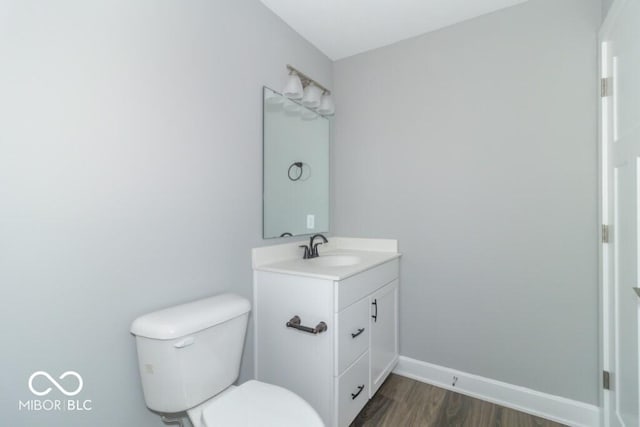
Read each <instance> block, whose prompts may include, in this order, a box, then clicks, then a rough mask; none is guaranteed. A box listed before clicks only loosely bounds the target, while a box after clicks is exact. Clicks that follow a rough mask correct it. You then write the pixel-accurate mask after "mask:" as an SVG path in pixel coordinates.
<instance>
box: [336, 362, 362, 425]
mask: <svg viewBox="0 0 640 427" xmlns="http://www.w3.org/2000/svg"><path fill="white" fill-rule="evenodd" d="M336 389H337V390H336V400H337V402H336V403H337V409H338V414H337V418H338V427H347V426H348V425H349V424H350V423H351V421H353V419H354V418H355V417H356V415H358V412H360V410H361V409H362V408H363V407H364V405H365V403H367V401H368V400H369V352H366V353H365V354H363V355H362V356H360V358H359V359H358V361H357V362H356V363H354V364H353V366H351V367H350V368H349V369H347V370H346V371H345V373H344V374H342V375H341V376H340V377H339V378H338V380H337V381H336Z"/></svg>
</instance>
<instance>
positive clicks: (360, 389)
mask: <svg viewBox="0 0 640 427" xmlns="http://www.w3.org/2000/svg"><path fill="white" fill-rule="evenodd" d="M362 390H364V384H362V385H359V386H358V392H357V393H351V400H355V398H356V397H358V396H360V393H362Z"/></svg>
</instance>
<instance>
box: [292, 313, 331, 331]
mask: <svg viewBox="0 0 640 427" xmlns="http://www.w3.org/2000/svg"><path fill="white" fill-rule="evenodd" d="M301 323H302V320H300V316H297V315H296V316H293V317H292V318H291V320H289V321H288V322H287V328H293V329H297V330H299V331H302V332H309V333H310V334H314V335H315V334H319V333H322V332H324V331H326V330H327V324H326V323H324V322H320V323H318V324H317V325H316V327H315V328H310V327H309V326H302V325H301Z"/></svg>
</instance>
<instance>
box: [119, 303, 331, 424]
mask: <svg viewBox="0 0 640 427" xmlns="http://www.w3.org/2000/svg"><path fill="white" fill-rule="evenodd" d="M250 309H251V306H250V303H249V301H248V300H246V299H245V298H242V297H240V296H238V295H234V294H222V295H217V296H213V297H210V298H205V299H201V300H198V301H193V302H190V303H187V304H182V305H179V306H175V307H170V308H167V309H164V310H160V311H155V312H153V313H149V314H146V315H144V316H141V317H139V318H137V319H136V320H135V321H134V322H133V324H132V325H131V333H132V334H133V335H135V337H136V348H137V351H138V368H139V372H140V380H141V383H142V390H143V393H144V398H145V403H146V404H147V407H148V408H149V409H152V410H154V411H156V412H160V413H165V414H173V413H179V412H185V411H186V412H187V414H188V415H189V418H190V420H191V422H192V423H193V425H194V427H254V426H255V427H258V426H259V427H300V426H304V427H323V426H324V424H323V422H322V419H321V418H320V416H319V415H318V413H317V412H316V411H315V410H314V409H313V408H312V407H311V405H309V404H308V403H307V402H306V401H304V400H303V399H302V398H301V397H300V396H298V395H296V394H295V393H293V392H291V391H289V390H286V389H284V388H282V387H278V386H276V385H272V384H266V383H263V382H260V381H255V380H251V381H247V382H245V383H244V384H242V385H240V386H237V387H236V386H233V383H234V382H235V381H236V380H237V379H238V375H239V372H240V360H241V357H242V349H243V346H244V338H245V333H246V329H247V321H248V317H249V311H250Z"/></svg>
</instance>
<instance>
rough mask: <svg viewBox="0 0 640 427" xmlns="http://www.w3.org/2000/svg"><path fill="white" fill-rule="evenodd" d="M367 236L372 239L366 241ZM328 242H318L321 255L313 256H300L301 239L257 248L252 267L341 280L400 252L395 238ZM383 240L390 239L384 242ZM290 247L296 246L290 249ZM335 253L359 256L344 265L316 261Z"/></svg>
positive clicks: (330, 239)
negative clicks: (299, 245) (354, 262)
mask: <svg viewBox="0 0 640 427" xmlns="http://www.w3.org/2000/svg"><path fill="white" fill-rule="evenodd" d="M369 240H370V241H371V242H367V241H369ZM329 242H330V244H329V245H322V246H320V248H319V253H320V256H319V257H318V258H312V259H302V250H301V249H299V248H298V247H297V245H298V244H302V242H296V243H294V244H287V245H278V246H271V247H264V248H256V249H254V256H253V269H254V270H256V271H268V272H272V273H281V274H291V275H296V276H304V277H313V278H316V279H328V280H343V279H346V278H347V277H350V276H353V275H354V274H358V273H361V272H363V271H365V270H369V269H370V268H373V267H375V266H378V265H380V264H384V263H385V262H388V261H391V260H392V259H395V258H399V257H400V256H401V254H400V253H399V252H398V251H397V241H395V240H393V241H392V240H388V241H385V240H380V239H348V238H329ZM381 242H382V243H383V244H381ZM385 242H392V243H389V244H386V245H385V244H384V243H385ZM369 243H370V244H369ZM290 245H293V246H290ZM323 246H325V247H324V248H323ZM293 248H295V249H294V250H293V251H292V249H293ZM368 249H372V250H368ZM256 251H258V253H257V252H256ZM269 251H271V252H269ZM335 255H341V256H355V257H358V258H359V260H358V262H357V263H356V264H353V265H345V266H329V265H322V264H321V262H322V261H321V260H320V261H318V260H319V259H320V258H322V257H329V256H335Z"/></svg>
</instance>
